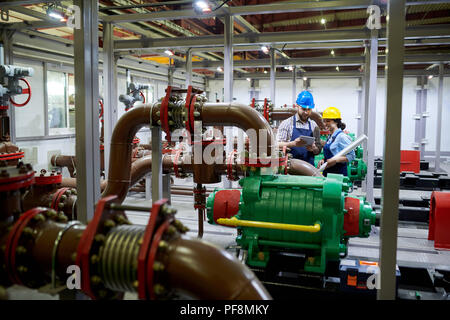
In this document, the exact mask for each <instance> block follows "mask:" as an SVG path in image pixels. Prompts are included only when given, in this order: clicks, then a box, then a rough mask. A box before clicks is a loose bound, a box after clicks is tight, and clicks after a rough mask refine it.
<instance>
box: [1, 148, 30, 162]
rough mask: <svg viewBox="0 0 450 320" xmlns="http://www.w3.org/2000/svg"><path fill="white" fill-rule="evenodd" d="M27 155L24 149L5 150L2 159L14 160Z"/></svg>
mask: <svg viewBox="0 0 450 320" xmlns="http://www.w3.org/2000/svg"><path fill="white" fill-rule="evenodd" d="M23 157H25V152H24V151H22V150H18V151H17V152H11V153H8V152H3V153H1V154H0V161H12V160H18V159H22V158H23Z"/></svg>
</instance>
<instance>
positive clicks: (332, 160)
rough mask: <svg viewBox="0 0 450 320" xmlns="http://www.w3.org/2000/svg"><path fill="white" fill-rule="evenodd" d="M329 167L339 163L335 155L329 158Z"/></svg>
mask: <svg viewBox="0 0 450 320" xmlns="http://www.w3.org/2000/svg"><path fill="white" fill-rule="evenodd" d="M327 163H328V164H327V167H328V168H329V167H332V166H334V165H335V164H336V163H337V161H336V159H335V158H334V157H333V158H330V159H328V160H327Z"/></svg>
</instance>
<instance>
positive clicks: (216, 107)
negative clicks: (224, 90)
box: [201, 102, 276, 157]
mask: <svg viewBox="0 0 450 320" xmlns="http://www.w3.org/2000/svg"><path fill="white" fill-rule="evenodd" d="M201 120H202V122H203V125H204V126H218V125H223V126H236V127H238V128H240V129H243V130H248V129H254V130H256V136H257V137H256V139H257V140H256V141H257V149H256V150H257V154H258V156H259V157H261V156H263V153H266V154H267V155H268V156H270V155H271V154H272V147H275V145H276V142H275V141H276V140H275V135H274V134H273V131H272V128H271V127H270V124H269V123H268V122H267V121H266V119H264V117H263V116H262V115H261V114H260V113H259V112H258V111H256V110H255V109H252V108H250V107H249V106H247V105H245V104H241V103H236V102H231V103H205V104H204V107H203V108H202V111H201ZM260 130H264V132H265V135H266V137H265V138H266V141H267V144H266V143H264V146H265V147H266V150H264V149H263V150H261V147H263V145H262V143H261V141H260V137H259V133H260Z"/></svg>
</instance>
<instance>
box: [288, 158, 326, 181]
mask: <svg viewBox="0 0 450 320" xmlns="http://www.w3.org/2000/svg"><path fill="white" fill-rule="evenodd" d="M288 174H291V175H295V176H311V177H322V173H321V172H320V171H319V169H317V168H316V167H314V166H313V165H312V164H310V163H308V162H306V161H303V160H299V159H290V160H289V165H288Z"/></svg>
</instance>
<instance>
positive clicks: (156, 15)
mask: <svg viewBox="0 0 450 320" xmlns="http://www.w3.org/2000/svg"><path fill="white" fill-rule="evenodd" d="M421 2H422V3H418V2H416V1H408V2H407V3H406V5H407V6H411V5H418V4H424V3H426V4H441V3H447V2H448V1H446V0H431V1H421ZM372 4H378V5H380V6H384V7H385V6H386V4H384V5H383V1H380V0H340V1H320V2H319V1H308V2H284V1H277V2H274V3H267V4H257V5H244V6H233V7H225V6H224V7H222V8H220V9H218V10H216V11H215V12H212V13H209V14H203V15H202V16H201V17H200V16H199V14H198V13H197V12H195V11H194V10H192V9H189V10H171V11H159V12H152V13H145V14H139V13H136V14H123V15H117V16H109V17H105V18H104V19H105V21H108V22H135V21H157V20H179V19H199V18H205V19H206V18H212V17H217V16H224V15H232V16H244V15H259V14H275V13H289V12H307V11H327V10H351V9H367V8H368V7H369V6H370V5H372Z"/></svg>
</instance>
